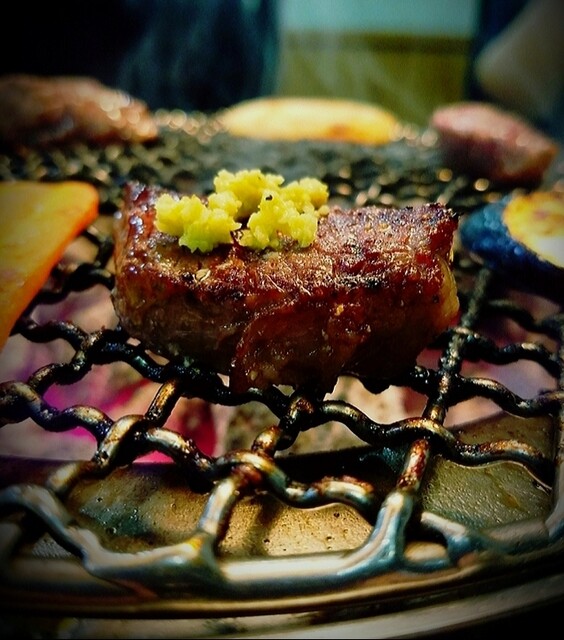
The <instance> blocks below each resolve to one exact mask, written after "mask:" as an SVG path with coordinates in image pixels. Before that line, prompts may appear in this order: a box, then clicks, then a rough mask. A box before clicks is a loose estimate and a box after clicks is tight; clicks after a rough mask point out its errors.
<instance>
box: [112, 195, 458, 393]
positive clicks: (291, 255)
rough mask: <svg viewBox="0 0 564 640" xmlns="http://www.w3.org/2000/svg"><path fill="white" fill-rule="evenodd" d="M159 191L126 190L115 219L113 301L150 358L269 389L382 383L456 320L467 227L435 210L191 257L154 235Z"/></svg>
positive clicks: (382, 214)
mask: <svg viewBox="0 0 564 640" xmlns="http://www.w3.org/2000/svg"><path fill="white" fill-rule="evenodd" d="M160 193H162V190H160V189H159V188H156V187H148V186H143V185H128V186H127V188H126V191H125V194H124V207H123V210H122V211H121V212H120V214H119V215H118V216H117V221H116V238H115V266H116V282H115V289H114V291H113V292H112V299H113V303H114V306H115V309H116V313H117V315H118V318H119V319H120V321H121V323H122V325H123V326H124V328H125V329H126V330H127V331H128V332H129V333H130V334H131V335H132V336H134V337H136V338H139V339H140V340H141V341H142V343H143V344H144V345H145V346H146V347H147V348H149V349H151V350H152V351H154V352H156V353H159V354H161V355H164V356H167V357H178V356H186V357H190V358H194V359H196V360H197V361H200V362H202V363H204V364H206V365H208V366H209V367H211V368H213V369H214V370H216V371H218V372H220V373H224V374H228V375H229V377H230V386H231V388H232V389H233V390H235V391H244V390H246V389H248V388H251V387H257V388H265V387H267V386H268V385H270V384H283V385H290V386H293V387H295V388H297V387H308V388H310V389H313V390H315V391H317V392H322V393H325V392H328V391H331V389H332V388H333V387H334V385H335V383H336V381H337V379H338V377H339V375H341V374H344V373H351V374H355V375H360V376H366V377H371V378H377V379H386V378H388V377H390V376H393V375H394V374H397V373H398V372H400V371H402V370H404V369H405V368H406V367H408V366H410V365H412V364H413V363H414V361H415V359H416V357H417V355H418V354H419V353H420V351H421V350H422V349H423V348H424V347H425V346H427V345H428V344H429V343H430V342H431V341H432V340H433V339H434V338H435V337H436V336H437V335H438V334H440V333H441V332H442V331H443V330H444V329H445V328H446V327H447V326H448V325H449V323H450V322H451V321H452V320H453V319H454V317H455V315H456V314H457V311H458V298H457V292H456V285H455V281H454V278H453V275H452V273H451V271H450V265H449V259H450V255H451V248H452V242H453V235H454V232H455V230H456V227H457V219H456V216H455V215H454V214H453V213H452V211H450V210H448V209H445V208H443V207H441V206H439V205H438V204H429V205H426V206H422V207H418V208H411V207H407V208H404V209H399V210H397V209H385V208H376V207H366V208H360V209H356V210H350V211H345V210H342V209H340V208H336V207H334V208H332V209H331V211H330V213H329V214H328V215H327V216H326V217H323V218H321V219H320V222H319V229H318V234H317V237H316V239H315V241H314V242H313V244H312V245H310V246H309V247H307V248H305V249H296V248H295V247H285V248H283V249H282V250H280V251H267V252H258V251H254V250H250V249H246V248H243V247H241V246H239V245H237V244H236V243H235V244H233V245H225V246H223V247H220V248H218V249H215V250H214V251H213V252H211V253H209V254H201V253H199V252H194V253H191V252H189V251H188V250H187V249H186V248H185V247H181V246H179V245H178V242H177V238H174V237H172V236H169V235H166V234H163V233H161V232H159V231H158V230H157V229H156V228H155V226H154V217H155V200H156V199H157V197H158V196H159V195H160Z"/></svg>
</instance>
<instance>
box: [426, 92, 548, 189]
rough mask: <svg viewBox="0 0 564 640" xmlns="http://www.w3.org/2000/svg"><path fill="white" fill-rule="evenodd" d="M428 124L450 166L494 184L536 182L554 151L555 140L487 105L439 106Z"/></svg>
mask: <svg viewBox="0 0 564 640" xmlns="http://www.w3.org/2000/svg"><path fill="white" fill-rule="evenodd" d="M431 126H432V127H433V128H434V129H435V130H436V131H437V133H438V136H439V144H440V146H441V148H442V151H443V153H444V156H445V161H446V162H447V163H448V164H449V166H451V167H452V168H454V169H457V170H460V171H463V172H467V173H469V174H471V175H473V176H476V177H482V178H488V179H489V180H494V181H497V182H502V183H507V184H538V183H540V182H541V181H542V179H543V176H544V174H545V172H546V171H547V169H548V168H549V166H550V165H551V163H552V161H553V160H554V158H555V157H556V155H557V153H558V145H557V144H556V142H555V141H554V140H552V139H550V138H549V137H548V136H546V135H544V134H543V133H542V132H540V131H538V130H537V129H535V128H534V127H533V126H531V125H530V124H529V123H528V122H526V121H525V120H523V119H522V118H521V117H519V116H517V115H515V114H513V113H510V112H508V111H504V110H502V109H500V108H498V107H495V106H494V105H490V104H488V103H482V102H460V103H454V104H450V105H447V106H444V107H439V108H438V109H436V110H435V111H434V113H433V115H432V117H431Z"/></svg>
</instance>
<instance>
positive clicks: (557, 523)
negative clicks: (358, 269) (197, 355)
mask: <svg viewBox="0 0 564 640" xmlns="http://www.w3.org/2000/svg"><path fill="white" fill-rule="evenodd" d="M157 116H158V118H159V121H160V126H161V135H160V138H159V140H158V141H157V142H154V143H149V144H145V145H117V144H116V145H110V146H107V147H105V148H101V149H96V148H89V147H87V146H85V145H83V144H76V145H72V146H67V147H65V148H61V149H51V150H48V151H25V152H24V151H22V152H21V153H5V154H4V155H2V156H0V178H1V179H3V180H11V179H34V180H45V181H54V180H61V179H79V180H86V181H88V182H91V183H93V184H94V185H95V186H96V187H97V188H98V190H99V192H100V197H101V208H100V209H101V215H100V218H99V220H98V221H97V222H96V223H95V224H94V225H93V226H91V227H90V228H89V229H87V230H86V231H85V232H84V234H83V240H85V241H86V242H87V243H88V245H89V247H90V248H91V256H93V257H92V258H89V259H88V260H81V261H75V262H71V263H65V264H64V265H59V266H58V267H57V268H56V269H55V270H54V271H53V274H52V277H51V279H50V281H49V282H48V283H47V284H46V286H45V288H44V290H42V291H41V292H40V294H38V296H37V297H36V299H35V300H34V301H33V303H32V304H31V305H30V307H29V308H28V309H27V310H26V312H25V313H24V314H23V315H22V317H21V318H20V320H19V321H18V323H17V325H16V326H15V328H14V331H13V335H14V336H18V338H19V339H22V340H25V341H28V342H31V343H34V344H42V343H48V342H53V341H57V340H60V341H62V342H63V343H65V344H66V345H68V347H69V348H70V351H71V355H70V357H69V358H68V360H65V361H62V362H52V363H47V364H46V365H45V366H42V367H40V368H38V369H37V370H36V371H34V372H33V373H32V374H31V375H30V376H29V377H28V378H27V379H22V380H5V379H4V376H2V384H1V385H0V418H1V420H2V423H1V424H2V426H3V427H7V426H8V425H11V426H12V428H13V427H14V425H19V424H20V423H22V422H23V421H25V420H28V421H29V420H31V421H32V422H33V423H35V424H36V425H37V426H38V427H39V428H40V429H41V430H43V431H45V432H51V433H57V434H61V435H62V434H64V433H65V432H67V431H70V430H73V429H76V428H80V429H82V430H84V431H85V432H87V433H88V434H90V436H91V438H92V441H93V442H94V444H93V455H92V456H91V457H86V458H85V459H73V460H62V459H45V458H41V457H40V458H35V457H33V456H31V455H30V456H23V457H22V456H13V455H4V456H3V459H2V464H1V467H0V482H1V492H0V514H1V516H2V519H1V520H0V532H1V534H0V544H1V547H0V548H1V553H0V566H1V572H2V580H1V584H0V592H1V596H2V597H1V598H0V603H1V607H2V610H3V614H2V616H3V620H4V625H5V629H7V630H8V631H10V630H15V632H17V633H28V632H30V630H34V631H35V632H36V633H37V632H38V631H37V630H40V632H42V633H44V634H45V633H48V634H50V636H49V637H92V636H94V635H97V634H100V635H101V636H103V637H107V636H108V634H109V635H111V636H112V637H129V636H134V637H156V636H155V633H157V635H158V636H163V635H170V637H180V636H183V637H187V636H190V637H211V636H219V635H221V636H231V637H244V636H245V635H247V634H252V633H254V634H259V635H261V637H276V635H277V633H278V632H279V633H281V634H282V635H283V636H284V637H293V636H292V634H299V633H300V632H301V633H304V634H307V633H309V634H313V635H311V637H321V636H319V635H315V633H316V630H318V631H317V633H322V631H321V630H322V629H325V632H324V633H325V634H326V635H323V636H322V637H333V636H331V635H330V631H327V628H326V627H324V625H325V624H331V625H336V624H345V625H347V624H348V625H351V624H360V625H362V624H363V622H364V623H366V624H368V623H369V624H370V625H371V626H370V627H366V628H370V629H371V630H372V631H371V633H377V637H399V636H400V635H401V634H402V633H407V632H410V633H414V632H418V633H422V632H424V631H431V630H434V631H437V630H441V629H444V628H446V627H447V626H448V625H450V626H451V627H455V626H457V625H461V624H464V623H465V622H468V621H470V622H472V621H474V622H475V621H476V620H480V621H482V620H483V619H485V618H488V617H496V616H500V615H501V614H503V613H505V614H507V613H515V612H516V611H517V610H521V609H522V608H526V607H533V606H538V605H540V604H541V603H542V604H547V603H550V602H557V601H560V600H562V598H563V597H564V573H563V566H562V565H563V562H562V560H563V554H562V551H563V550H564V518H563V513H564V511H563V510H564V503H563V500H564V485H563V479H564V475H563V472H562V455H563V435H562V434H563V416H564V413H563V402H564V393H563V381H564V358H563V353H564V352H563V348H564V347H563V344H564V335H563V334H564V316H563V315H562V309H561V308H559V307H558V306H556V305H555V304H553V303H552V302H551V303H550V304H549V305H548V306H546V305H544V304H543V303H544V302H545V301H544V300H542V299H539V298H538V297H537V296H534V295H526V296H524V295H522V293H521V292H518V291H514V290H512V289H509V288H507V287H506V286H505V284H504V282H503V281H501V280H500V278H499V276H498V275H497V274H496V272H495V271H492V270H490V269H488V268H486V267H485V266H483V265H481V264H480V263H479V262H477V261H476V260H475V259H474V258H473V257H472V256H469V255H467V254H465V252H464V250H463V249H462V248H461V247H460V246H457V247H455V249H456V251H455V275H456V278H457V282H458V285H459V297H460V301H461V309H462V313H461V316H460V321H459V323H458V324H457V326H454V327H452V328H451V329H449V330H448V331H447V332H445V334H444V335H442V336H441V337H440V338H439V339H438V340H437V342H436V343H435V344H433V345H430V347H429V349H428V350H426V352H425V354H426V356H427V357H425V358H423V359H422V360H421V361H418V363H417V364H416V365H415V366H414V367H413V368H412V369H411V370H410V371H407V372H406V373H405V374H403V375H402V376H400V377H398V378H396V379H393V380H390V381H387V383H386V385H381V383H378V384H376V383H374V381H372V380H362V381H361V382H362V383H363V385H364V386H365V387H366V389H368V390H369V392H370V393H371V394H373V395H374V397H375V398H376V397H377V396H378V395H379V394H380V393H382V392H383V390H384V389H385V388H386V387H387V386H390V385H391V386H395V387H398V388H404V389H409V390H410V391H411V392H412V393H413V394H414V395H416V396H417V397H418V398H420V400H421V408H420V410H419V409H418V410H417V411H414V412H413V414H412V415H410V416H407V417H406V418H404V419H401V420H397V421H394V422H391V423H381V422H378V421H375V420H374V419H371V418H370V417H368V415H366V413H363V411H362V410H360V409H359V408H358V407H356V406H355V405H354V404H351V403H349V402H346V401H342V400H338V399H337V400H335V399H328V398H325V397H323V398H320V397H311V396H309V395H308V394H307V393H305V392H302V391H301V390H299V389H298V390H286V389H280V388H272V389H269V390H267V391H257V390H251V391H249V392H248V393H245V394H239V395H237V394H234V393H233V392H232V391H230V389H229V387H228V385H227V384H226V381H225V379H224V378H222V377H221V376H218V375H217V374H215V373H214V372H211V371H208V370H206V369H205V368H203V367H201V366H199V365H198V364H197V363H195V362H188V361H169V360H163V359H162V358H159V357H158V356H156V355H155V354H152V353H150V352H149V351H147V350H146V349H144V347H143V345H142V344H139V343H138V342H136V341H135V340H132V339H131V338H130V337H129V336H128V335H127V334H126V332H125V331H124V330H123V329H122V328H121V327H120V326H119V325H117V324H116V325H115V326H113V327H103V326H100V327H97V328H95V329H94V330H90V329H89V330H86V329H85V328H83V327H82V326H81V325H80V323H79V322H77V321H74V320H73V319H72V318H71V319H68V320H65V321H63V320H61V319H57V318H56V317H55V315H54V317H53V318H52V319H51V320H48V321H45V320H44V318H45V310H47V312H48V311H49V309H51V308H53V309H54V308H55V307H56V304H57V303H59V302H60V301H61V300H64V299H65V298H66V297H68V296H70V295H79V296H80V295H86V294H87V292H88V291H90V290H91V289H92V288H94V287H102V288H103V289H104V290H105V291H106V294H107V296H108V297H109V292H110V290H111V288H112V285H113V273H112V249H113V244H112V238H111V232H110V225H111V217H112V215H113V213H114V212H115V211H116V210H117V209H119V206H120V197H121V189H122V187H123V185H124V183H125V182H126V181H127V180H137V181H140V182H145V183H148V184H152V183H154V184H161V185H164V186H166V187H170V188H174V189H178V190H180V191H183V192H194V193H205V192H207V191H209V190H211V188H212V180H213V176H214V175H215V174H216V173H217V171H218V170H219V169H220V168H227V169H229V170H238V169H242V168H251V167H260V168H261V169H262V170H263V171H274V172H276V173H281V174H283V175H284V176H285V177H286V178H287V179H293V178H299V177H302V176H304V175H311V176H316V177H318V178H320V179H321V180H323V181H325V182H326V183H327V184H328V185H329V188H330V193H331V198H332V200H333V201H335V202H339V201H341V202H343V203H345V204H349V205H365V204H379V205H397V206H403V205H410V204H413V205H416V204H421V203H424V202H429V201H439V202H442V203H444V204H446V205H448V206H450V207H452V208H453V209H454V210H456V211H458V212H459V213H460V215H472V212H473V211H474V210H475V209H476V208H478V207H479V206H481V205H484V204H486V203H488V202H493V201H496V200H497V199H499V198H501V197H502V196H504V195H506V193H507V191H506V190H505V189H504V188H503V186H500V185H495V184H492V183H490V182H488V181H487V180H484V179H478V180H476V179H472V178H469V177H468V176H464V175H460V174H457V173H455V172H453V171H452V170H451V169H450V168H449V167H445V166H443V163H442V162H441V157H440V153H439V152H438V150H437V148H436V146H435V141H434V138H433V135H432V133H431V132H426V131H419V130H417V129H416V128H411V127H406V129H405V131H404V132H403V135H402V137H401V138H400V139H398V140H397V141H394V142H392V143H390V144H388V145H384V146H382V147H378V148H372V147H363V146H361V145H349V144H345V143H338V144H335V143H331V144H330V143H324V142H299V143H284V142H272V141H269V142H265V141H259V140H250V139H244V138H234V137H232V136H230V135H228V134H227V133H226V132H225V131H223V130H222V127H221V124H220V123H219V121H218V120H216V119H215V118H213V117H209V116H204V115H202V114H185V113H181V112H159V113H157ZM550 181H551V184H552V185H554V186H555V187H556V188H560V186H561V185H562V177H561V175H560V174H559V173H558V167H557V170H556V171H555V173H554V175H551V176H550ZM539 302H540V303H541V304H540V306H539ZM539 308H540V309H542V313H540V314H539V311H538V309H539ZM38 309H42V310H43V313H42V314H41V317H42V318H43V320H41V321H38V320H37V319H36V315H35V314H36V311H37V310H38ZM47 315H48V313H47ZM509 326H511V327H514V328H517V332H521V333H520V334H519V335H526V339H513V338H511V335H512V334H509V337H508V336H506V335H504V334H503V331H502V330H501V329H500V327H501V328H503V327H509ZM11 339H13V338H11ZM429 355H430V356H432V358H434V359H432V358H431V359H430V358H429V357H428V356H429ZM429 362H434V364H433V365H429ZM480 362H483V363H487V365H491V367H492V371H493V370H494V369H495V367H498V368H500V369H503V368H508V367H511V366H513V365H518V364H519V363H522V362H526V363H529V364H534V365H535V366H537V367H538V368H539V370H542V372H543V375H544V376H545V378H548V379H549V380H550V381H551V384H550V385H548V386H545V387H543V388H541V389H537V390H535V392H534V393H532V394H531V395H529V396H523V395H521V394H520V393H519V392H516V391H514V390H512V389H511V388H510V387H509V386H508V385H507V384H506V383H505V382H503V380H504V379H503V377H502V378H500V379H498V378H496V376H495V375H493V374H492V376H488V377H484V376H479V375H473V374H472V370H471V367H470V369H468V365H472V364H476V363H480ZM117 365H120V366H122V367H127V368H130V369H131V370H133V371H135V372H136V373H137V374H139V375H141V376H142V377H143V378H145V379H146V380H150V381H151V382H152V383H154V384H155V393H154V396H153V397H152V401H151V402H150V403H149V404H148V406H147V409H146V411H145V413H142V414H135V415H120V416H119V417H117V418H114V419H112V418H110V417H109V416H108V415H107V414H105V413H104V412H102V411H101V410H100V409H99V408H97V407H95V406H87V405H72V406H62V407H59V406H54V405H53V404H51V403H50V401H49V391H50V390H51V389H52V388H54V387H61V388H63V387H65V386H70V385H73V384H76V383H77V382H79V381H81V380H84V379H86V378H87V376H88V374H89V372H90V371H92V369H93V368H96V367H115V366H117ZM183 398H199V399H201V400H203V401H204V402H206V403H210V404H212V405H216V406H218V405H219V406H229V407H233V406H238V405H242V404H244V403H248V402H253V403H256V404H258V405H262V406H264V407H266V408H267V409H268V410H269V411H270V412H272V414H273V415H274V416H275V418H276V419H275V420H273V422H272V424H270V425H268V427H266V428H261V429H259V430H258V431H257V432H256V433H250V434H249V441H248V442H247V443H246V444H245V446H242V447H240V448H234V449H229V450H226V451H225V452H224V453H222V454H221V455H217V456H212V455H210V454H209V453H205V452H204V451H202V450H201V448H200V447H199V446H198V445H197V443H196V442H194V441H193V440H192V439H191V438H190V437H188V436H186V435H181V434H179V433H177V432H175V431H173V430H171V429H169V428H168V420H169V418H170V416H171V413H172V411H173V410H174V407H175V406H176V404H177V403H178V402H179V401H180V400H181V399H183ZM475 398H480V399H482V400H483V401H484V402H487V403H490V404H491V407H492V411H491V414H490V415H488V416H485V417H481V418H480V419H476V420H470V421H467V422H464V423H463V424H449V416H450V415H451V412H452V411H453V410H454V408H456V407H460V406H461V405H463V404H464V403H467V402H469V401H471V400H472V399H475ZM329 423H332V424H334V423H338V424H339V425H342V426H343V427H344V428H345V429H346V430H348V431H350V433H352V434H354V436H355V437H356V438H358V441H359V444H358V446H348V447H343V448H337V449H335V450H328V451H322V452H316V451H306V452H305V453H292V450H293V449H292V447H293V446H295V444H296V442H298V441H300V440H302V439H306V438H309V437H311V436H312V434H315V433H316V432H319V431H322V430H324V429H326V428H327V425H328V424H329ZM151 452H159V453H160V454H162V455H164V456H165V457H166V458H167V461H166V462H163V463H154V462H144V459H145V458H144V456H146V455H147V454H149V453H151ZM488 603H489V604H488ZM433 611H435V612H436V615H433ZM378 625H379V626H378ZM331 628H334V627H329V629H331ZM337 628H341V632H339V633H341V634H342V633H344V631H342V630H343V629H352V630H353V633H354V629H356V633H358V634H362V633H366V628H365V627H362V626H357V627H354V626H353V627H346V626H345V627H337ZM392 629H393V630H392ZM363 630H364V631H363ZM339 633H338V637H344V635H339ZM254 637H257V636H256V635H255V636H254ZM296 637H298V636H296ZM299 637H304V636H303V635H302V636H299ZM335 637H337V636H335ZM356 637H372V636H368V635H358V636H356Z"/></svg>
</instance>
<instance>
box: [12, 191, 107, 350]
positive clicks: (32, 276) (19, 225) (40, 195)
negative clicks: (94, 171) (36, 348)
mask: <svg viewBox="0 0 564 640" xmlns="http://www.w3.org/2000/svg"><path fill="white" fill-rule="evenodd" d="M98 206H99V195H98V191H97V190H96V188H95V187H94V186H93V185H91V184H88V183H87V182H78V181H63V182H56V183H55V182H53V183H51V182H34V181H31V180H29V181H28V180H16V181H10V182H2V183H0V349H2V347H3V346H4V344H5V343H6V340H7V339H8V337H9V335H10V332H11V331H12V328H13V327H14V325H15V323H16V321H17V319H18V318H19V317H20V315H21V314H22V312H23V311H24V310H25V309H26V307H27V306H28V305H29V303H30V302H31V301H32V300H33V298H34V296H35V295H36V294H37V293H38V292H39V291H40V289H41V287H42V286H43V285H44V283H45V282H46V281H47V279H48V277H49V274H50V273H51V270H52V269H53V267H54V266H55V265H56V264H57V262H58V261H59V260H60V259H61V257H62V255H63V253H64V251H65V249H66V247H67V246H68V245H69V244H70V242H71V241H72V240H73V239H74V238H75V237H76V236H77V235H79V234H80V233H81V232H82V231H83V230H84V229H85V228H86V227H87V226H88V225H89V224H90V223H91V222H93V220H94V219H95V218H96V217H97V215H98Z"/></svg>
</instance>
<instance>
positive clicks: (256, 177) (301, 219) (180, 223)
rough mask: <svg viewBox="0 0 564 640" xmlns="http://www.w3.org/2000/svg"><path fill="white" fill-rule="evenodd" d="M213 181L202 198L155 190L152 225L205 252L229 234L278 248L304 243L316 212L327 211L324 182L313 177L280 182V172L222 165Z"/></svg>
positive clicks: (311, 231)
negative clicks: (160, 193) (284, 245)
mask: <svg viewBox="0 0 564 640" xmlns="http://www.w3.org/2000/svg"><path fill="white" fill-rule="evenodd" d="M213 184H214V192H213V193H211V194H209V196H207V200H202V199H201V198H199V197H198V196H183V197H181V198H175V197H173V196H172V195H170V194H163V195H161V196H160V197H159V198H158V200H157V202H156V206H155V208H156V218H155V225H156V227H157V229H158V230H159V231H161V232H163V233H168V234H170V235H173V236H176V237H178V243H179V244H180V245H182V246H185V247H187V248H188V249H189V250H190V251H201V252H209V251H212V250H213V249H214V248H215V247H217V246H219V245H221V244H231V243H233V241H234V237H236V239H237V242H238V243H239V244H240V245H242V246H244V247H248V248H250V249H256V250H262V249H266V248H269V249H278V248H280V247H281V246H282V244H283V243H285V242H287V241H293V242H295V243H297V245H299V246H300V247H307V246H308V245H310V244H311V243H312V242H313V241H314V239H315V236H316V233H317V224H318V220H319V218H320V216H323V215H326V214H327V212H328V210H329V207H328V205H327V201H328V198H329V190H328V188H327V185H325V184H324V183H323V182H320V181H319V180H317V179H316V178H302V179H301V180H296V181H293V182H289V183H288V184H286V185H285V184H284V178H283V177H282V176H280V175H276V174H272V173H263V172H262V171H260V169H244V170H241V171H238V172H236V173H231V172H229V171H227V170H225V169H222V170H221V171H219V173H218V174H217V175H216V177H215V179H214V183H213Z"/></svg>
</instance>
